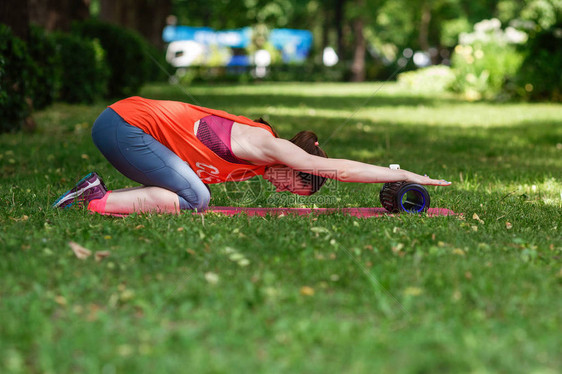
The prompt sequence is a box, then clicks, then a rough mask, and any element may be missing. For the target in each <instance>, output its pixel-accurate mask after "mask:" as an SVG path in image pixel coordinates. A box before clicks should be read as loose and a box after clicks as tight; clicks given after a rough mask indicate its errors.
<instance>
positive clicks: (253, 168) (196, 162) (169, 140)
mask: <svg viewBox="0 0 562 374" xmlns="http://www.w3.org/2000/svg"><path fill="white" fill-rule="evenodd" d="M109 107H110V108H111V109H113V110H114V111H115V112H117V114H119V115H120V116H121V118H123V119H124V120H125V121H126V122H127V123H129V124H130V125H132V126H135V127H138V128H140V129H141V130H143V131H144V132H146V133H147V134H149V135H151V136H153V137H154V138H155V139H156V140H158V141H159V142H160V143H162V144H163V145H165V146H166V147H168V148H169V149H170V150H171V151H172V152H174V153H175V154H176V155H178V156H179V157H180V158H181V159H182V160H184V161H185V162H187V163H188V164H189V166H190V167H191V168H192V169H193V170H194V171H195V172H196V173H197V175H198V176H199V178H201V180H202V181H203V182H204V183H207V184H212V183H221V182H227V181H242V180H246V179H249V178H251V177H253V176H255V175H262V174H263V172H264V170H265V166H263V165H252V164H250V163H245V161H243V160H240V161H241V162H242V163H235V162H229V161H227V160H225V159H223V158H221V157H219V156H218V155H217V154H216V153H215V152H213V151H212V150H211V149H209V148H208V147H207V146H206V145H205V144H203V143H202V142H201V141H200V140H199V139H198V138H197V136H196V134H195V124H196V122H197V121H199V120H201V119H202V118H205V117H208V116H210V115H211V116H217V117H221V118H222V119H226V120H228V121H233V122H238V123H242V124H244V125H248V126H254V127H260V128H262V129H266V130H267V131H269V132H270V133H271V134H272V136H275V135H274V134H273V132H272V130H271V128H270V127H269V126H267V125H265V124H262V123H257V122H254V121H252V120H250V119H249V118H246V117H242V116H235V115H233V114H229V113H227V112H224V111H222V110H215V109H209V108H204V107H200V106H196V105H192V104H187V103H182V102H178V101H165V100H150V99H144V98H142V97H138V96H134V97H130V98H127V99H124V100H121V101H118V102H116V103H115V104H113V105H110V106H109ZM231 125H232V124H231ZM229 134H230V132H229ZM228 144H229V145H230V139H228Z"/></svg>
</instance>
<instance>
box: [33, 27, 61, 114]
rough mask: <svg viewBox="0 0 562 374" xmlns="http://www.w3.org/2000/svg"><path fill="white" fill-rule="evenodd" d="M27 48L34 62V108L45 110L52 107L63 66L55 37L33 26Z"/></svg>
mask: <svg viewBox="0 0 562 374" xmlns="http://www.w3.org/2000/svg"><path fill="white" fill-rule="evenodd" d="M30 31H31V32H30V37H29V43H27V48H28V50H29V56H30V57H31V59H32V60H33V64H32V66H33V69H32V71H31V74H30V75H29V80H30V82H29V84H30V86H31V90H32V95H33V108H34V109H43V108H45V107H46V106H48V105H50V104H51V103H52V102H53V100H54V99H55V97H56V95H57V91H58V88H59V86H60V75H61V69H60V67H61V65H60V59H59V55H58V53H57V48H56V44H55V40H54V38H53V36H51V35H49V34H46V33H45V31H44V30H43V29H41V28H39V27H36V26H32V27H31V30H30Z"/></svg>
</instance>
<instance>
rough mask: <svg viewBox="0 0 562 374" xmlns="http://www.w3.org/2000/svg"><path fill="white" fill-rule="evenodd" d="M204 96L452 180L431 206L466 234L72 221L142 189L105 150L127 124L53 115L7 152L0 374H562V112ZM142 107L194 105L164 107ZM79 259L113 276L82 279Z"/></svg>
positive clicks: (434, 229)
mask: <svg viewBox="0 0 562 374" xmlns="http://www.w3.org/2000/svg"><path fill="white" fill-rule="evenodd" d="M379 89H380V90H379ZM188 90H189V91H188V92H189V93H190V94H191V95H193V97H194V98H195V99H196V100H197V103H199V104H200V105H203V106H208V107H212V108H217V109H224V110H227V111H229V112H231V113H235V114H240V115H245V116H247V117H251V118H256V117H259V116H262V115H263V116H265V118H266V119H268V120H269V121H270V122H271V123H272V124H274V126H275V127H276V128H277V130H278V131H279V133H280V134H281V135H282V136H284V137H290V136H292V135H293V134H294V133H295V132H297V131H299V130H301V129H311V130H314V131H316V132H317V133H318V134H319V136H320V144H321V146H323V147H324V149H325V150H326V151H327V152H328V154H329V155H330V156H332V157H338V158H340V157H341V158H352V159H356V160H360V161H364V162H369V163H375V164H379V165H388V164H391V163H399V164H401V166H402V168H404V169H408V170H412V171H416V172H419V173H421V174H424V173H427V174H429V175H431V176H433V177H439V178H445V179H447V180H451V181H452V182H453V185H452V186H451V187H448V188H440V189H439V188H434V187H431V188H429V190H430V193H431V196H432V206H439V207H446V208H450V209H453V210H454V211H456V212H462V213H464V215H463V216H460V217H438V218H428V217H424V216H413V215H400V216H395V217H383V218H372V219H359V218H353V217H347V216H342V215H339V214H334V215H328V216H318V217H282V218H276V217H267V218H249V217H246V216H238V217H225V216H219V215H212V214H210V215H206V216H205V217H201V216H194V215H191V214H183V215H181V216H171V215H135V216H130V217H127V218H119V219H118V218H109V217H102V216H99V215H91V214H88V213H87V212H86V211H83V210H80V209H75V210H68V211H58V210H56V211H55V210H52V209H50V204H51V203H52V202H53V201H54V200H55V199H56V197H58V195H59V194H61V193H62V192H64V191H65V190H67V189H68V188H70V187H71V186H72V184H73V183H75V182H76V181H77V180H78V179H80V178H81V177H82V176H83V175H85V174H86V173H88V172H89V171H93V170H96V171H98V172H99V173H100V174H101V175H102V176H103V177H104V179H105V181H106V183H107V185H108V187H109V188H112V189H117V188H121V187H125V186H133V185H134V184H133V183H132V182H130V181H128V180H127V179H125V178H124V177H122V176H121V175H119V174H118V173H117V172H116V171H114V170H113V169H112V167H110V165H109V164H108V163H107V162H106V161H105V159H103V157H102V156H101V154H100V153H99V152H98V151H97V150H96V148H95V146H94V145H93V144H92V142H91V140H90V134H89V131H90V128H91V124H92V122H93V121H94V120H95V118H96V117H97V115H98V114H99V113H100V112H101V111H102V110H103V108H104V107H105V106H106V105H107V104H109V102H108V103H98V104H95V105H90V106H85V105H68V104H56V105H54V106H52V107H51V108H49V109H48V110H46V111H43V112H39V113H37V114H36V115H35V119H36V121H37V123H38V126H39V130H38V131H37V133H35V134H33V135H29V134H2V135H0V179H1V185H0V256H1V257H0V372H1V373H81V372H87V373H166V372H170V373H172V372H175V373H177V372H185V373H188V372H191V373H196V372H203V373H239V372H240V373H242V372H244V373H251V372H267V373H294V372H307V373H336V372H346V373H375V372H386V373H441V372H455V373H456V372H475V373H488V372H490V373H491V372H503V373H558V372H560V371H561V370H562V348H561V347H562V333H561V331H562V327H561V326H562V235H561V231H562V201H561V199H562V105H554V104H516V103H515V104H514V103H466V102H462V101H459V100H457V99H455V98H454V97H452V96H448V95H443V94H440V95H433V94H426V95H423V94H413V93H410V92H408V91H407V90H405V89H402V88H400V87H399V86H397V85H395V84H392V83H388V84H385V85H383V86H382V88H381V87H380V83H369V84H310V83H306V84H263V85H244V86H230V85H219V86H210V87H206V86H194V87H190V88H189V89H188ZM375 92H376V94H375ZM142 95H143V96H146V97H150V98H160V99H172V100H182V101H191V102H193V100H192V99H191V98H190V97H188V95H186V93H185V92H184V91H182V90H180V89H179V88H178V87H174V86H167V85H151V86H147V87H146V88H145V89H144V90H143V92H142ZM373 95H374V96H373ZM350 117H351V118H350ZM236 186H243V187H244V188H251V189H252V191H256V190H257V191H258V192H260V194H259V196H257V198H256V199H255V201H251V202H248V201H245V200H244V199H242V198H240V193H239V192H240V190H238V189H237V187H236ZM211 188H212V193H213V198H212V200H211V204H212V205H252V206H314V205H316V206H331V207H338V206H345V207H352V206H367V207H368V206H380V203H379V201H378V192H379V190H380V185H367V184H364V185H362V184H345V183H336V182H331V183H329V184H327V186H326V187H325V188H324V189H323V190H321V192H319V193H318V194H317V195H314V196H312V197H308V198H299V199H295V198H294V197H293V196H291V195H289V194H288V193H283V194H274V193H273V188H272V187H269V186H267V185H265V184H262V183H260V182H259V181H257V180H256V181H249V182H245V184H241V185H235V186H232V185H230V184H228V185H213V186H212V187H211ZM70 241H73V242H76V243H78V244H79V245H81V246H84V247H86V248H88V249H89V250H91V251H92V252H93V253H95V252H100V251H109V253H110V255H109V257H106V258H103V259H101V260H100V261H96V259H95V258H94V257H95V256H94V255H93V254H92V256H91V257H90V258H88V259H86V260H80V259H78V258H77V257H76V256H75V255H74V253H73V252H72V250H71V248H70V246H69V242H70Z"/></svg>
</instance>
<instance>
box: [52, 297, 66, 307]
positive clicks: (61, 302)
mask: <svg viewBox="0 0 562 374" xmlns="http://www.w3.org/2000/svg"><path fill="white" fill-rule="evenodd" d="M55 303H57V304H59V305H62V306H65V305H66V304H67V301H66V299H65V297H64V296H61V295H58V296H55Z"/></svg>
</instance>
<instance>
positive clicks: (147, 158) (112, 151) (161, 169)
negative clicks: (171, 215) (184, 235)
mask: <svg viewBox="0 0 562 374" xmlns="http://www.w3.org/2000/svg"><path fill="white" fill-rule="evenodd" d="M92 139H93V140H94V144H95V145H96V147H98V149H99V150H100V152H101V153H102V154H103V155H104V156H105V158H106V159H107V160H108V161H109V162H110V163H111V165H113V166H114V167H115V168H116V169H117V170H118V171H119V172H120V173H121V174H123V175H124V176H126V177H127V178H129V179H132V180H134V181H135V182H138V183H141V184H143V185H145V186H157V187H162V188H165V189H167V190H169V191H172V192H175V193H176V194H178V197H179V201H180V209H197V210H203V209H205V208H206V207H207V206H208V205H209V200H210V198H211V193H210V191H209V189H208V187H207V186H206V185H205V184H204V183H203V182H202V181H201V179H199V177H198V176H197V174H195V172H194V171H193V170H192V169H191V168H190V167H189V165H188V164H187V163H186V162H184V161H183V160H182V159H180V158H179V157H178V156H177V155H176V154H175V153H174V152H172V151H171V150H169V149H168V148H167V147H165V146H164V145H162V144H161V143H160V142H158V141H157V140H156V139H154V138H153V137H152V136H150V135H148V134H147V133H145V132H144V131H142V130H141V129H139V128H138V127H135V126H131V125H129V124H128V123H127V122H125V121H124V120H123V118H121V117H120V116H119V115H118V114H117V113H116V112H115V111H114V110H113V109H111V108H107V109H106V110H104V111H103V112H102V114H100V116H99V117H98V119H97V120H96V122H94V127H93V128H92Z"/></svg>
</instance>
